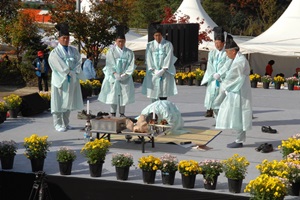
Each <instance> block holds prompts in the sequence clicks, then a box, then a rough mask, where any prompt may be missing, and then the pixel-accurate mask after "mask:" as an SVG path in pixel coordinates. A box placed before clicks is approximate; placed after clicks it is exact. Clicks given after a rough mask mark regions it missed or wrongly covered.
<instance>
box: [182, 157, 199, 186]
mask: <svg viewBox="0 0 300 200" xmlns="http://www.w3.org/2000/svg"><path fill="white" fill-rule="evenodd" d="M178 172H179V173H180V174H181V181H182V186H183V187H184V188H194V187H195V180H196V175H197V174H199V173H201V167H199V164H198V162H197V161H195V160H181V161H180V162H179V163H178Z"/></svg>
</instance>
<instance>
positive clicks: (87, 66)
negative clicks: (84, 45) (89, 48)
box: [82, 53, 96, 80]
mask: <svg viewBox="0 0 300 200" xmlns="http://www.w3.org/2000/svg"><path fill="white" fill-rule="evenodd" d="M86 57H87V59H86V60H85V61H84V63H83V67H82V69H83V73H84V75H85V77H86V78H87V79H89V80H93V79H95V78H96V72H95V68H94V66H93V60H94V56H93V54H92V53H88V54H87V56H86Z"/></svg>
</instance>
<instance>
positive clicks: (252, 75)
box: [249, 74, 260, 81]
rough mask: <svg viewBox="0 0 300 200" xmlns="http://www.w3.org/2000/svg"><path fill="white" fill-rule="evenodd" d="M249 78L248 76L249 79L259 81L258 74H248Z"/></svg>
mask: <svg viewBox="0 0 300 200" xmlns="http://www.w3.org/2000/svg"><path fill="white" fill-rule="evenodd" d="M249 78H250V81H260V75H259V74H250V75H249Z"/></svg>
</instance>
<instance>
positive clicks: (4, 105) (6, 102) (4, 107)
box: [0, 91, 51, 121]
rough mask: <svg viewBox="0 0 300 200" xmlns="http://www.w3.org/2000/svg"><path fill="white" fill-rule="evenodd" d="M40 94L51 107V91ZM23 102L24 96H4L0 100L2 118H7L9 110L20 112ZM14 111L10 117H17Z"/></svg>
mask: <svg viewBox="0 0 300 200" xmlns="http://www.w3.org/2000/svg"><path fill="white" fill-rule="evenodd" d="M39 95H40V96H41V97H42V98H43V99H44V100H45V102H46V103H47V104H48V105H49V108H50V100H51V92H49V91H48V92H39ZM21 104H22V98H21V97H20V96H19V95H16V94H10V95H8V96H5V97H3V101H0V119H2V120H4V121H5V120H6V116H7V111H15V113H14V114H18V112H19V110H20V107H21ZM12 113H13V112H10V113H9V116H10V117H17V116H16V115H15V116H13V114H12Z"/></svg>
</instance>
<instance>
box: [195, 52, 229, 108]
mask: <svg viewBox="0 0 300 200" xmlns="http://www.w3.org/2000/svg"><path fill="white" fill-rule="evenodd" d="M218 53H219V55H218ZM231 62H232V60H231V59H229V58H228V57H227V55H226V52H225V50H224V49H222V50H221V51H219V50H217V49H214V50H211V51H210V52H209V54H208V62H207V68H206V71H205V74H204V76H203V79H202V82H201V85H204V84H207V87H206V94H205V99H204V107H205V108H206V109H207V110H209V109H215V107H214V100H215V99H216V98H217V96H218V95H219V89H220V86H221V84H222V80H223V79H224V78H225V76H226V72H227V71H228V68H229V66H230V64H231ZM215 73H218V74H219V75H220V80H215V79H214V77H213V75H214V74H215Z"/></svg>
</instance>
